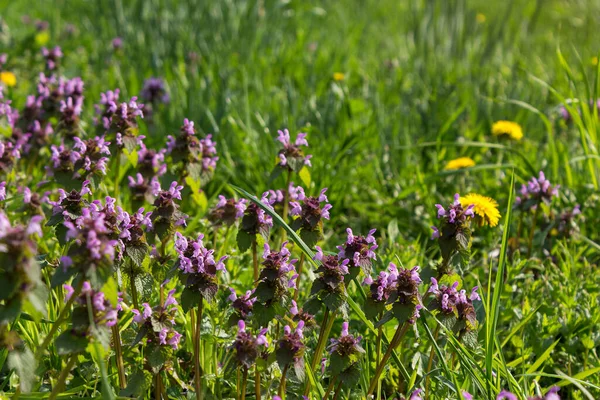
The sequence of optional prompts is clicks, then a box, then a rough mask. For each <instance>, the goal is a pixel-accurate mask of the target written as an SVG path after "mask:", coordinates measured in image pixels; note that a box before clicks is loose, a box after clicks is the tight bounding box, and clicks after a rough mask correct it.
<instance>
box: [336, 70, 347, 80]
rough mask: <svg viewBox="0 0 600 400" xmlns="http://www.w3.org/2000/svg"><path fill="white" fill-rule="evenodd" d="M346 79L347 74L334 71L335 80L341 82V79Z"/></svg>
mask: <svg viewBox="0 0 600 400" xmlns="http://www.w3.org/2000/svg"><path fill="white" fill-rule="evenodd" d="M344 79H346V75H344V74H343V73H341V72H334V73H333V80H334V81H337V82H340V81H343V80H344Z"/></svg>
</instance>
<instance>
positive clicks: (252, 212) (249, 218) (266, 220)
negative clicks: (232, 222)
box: [240, 192, 274, 238]
mask: <svg viewBox="0 0 600 400" xmlns="http://www.w3.org/2000/svg"><path fill="white" fill-rule="evenodd" d="M260 201H261V203H263V204H265V205H267V206H269V207H272V206H273V204H274V201H273V200H269V192H264V193H263V195H262V198H261V199H260ZM272 226H273V219H272V218H271V216H270V215H269V214H267V213H266V212H265V211H264V210H263V209H262V208H260V207H259V206H258V205H256V203H250V204H249V205H248V206H247V207H246V210H245V211H244V216H243V218H242V223H241V224H240V231H242V232H244V233H245V234H247V235H249V236H251V237H252V238H254V237H255V236H256V235H258V234H262V235H263V236H265V237H266V236H267V235H268V233H269V228H271V227H272Z"/></svg>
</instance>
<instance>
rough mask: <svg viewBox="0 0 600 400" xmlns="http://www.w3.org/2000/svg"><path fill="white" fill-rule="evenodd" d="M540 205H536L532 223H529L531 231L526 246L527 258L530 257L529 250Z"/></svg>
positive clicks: (531, 245)
mask: <svg viewBox="0 0 600 400" xmlns="http://www.w3.org/2000/svg"><path fill="white" fill-rule="evenodd" d="M541 208H542V207H541V204H540V203H538V205H537V207H536V208H535V213H534V214H533V222H532V223H531V230H530V231H529V243H528V244H527V258H529V257H530V256H531V248H532V247H533V235H534V233H535V227H536V224H537V220H538V217H539V215H540V209H541Z"/></svg>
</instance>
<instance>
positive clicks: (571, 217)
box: [556, 204, 581, 237]
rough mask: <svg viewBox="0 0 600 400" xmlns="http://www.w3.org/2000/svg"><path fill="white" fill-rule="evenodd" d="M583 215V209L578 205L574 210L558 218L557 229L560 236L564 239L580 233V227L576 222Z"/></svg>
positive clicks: (563, 213) (564, 212)
mask: <svg viewBox="0 0 600 400" xmlns="http://www.w3.org/2000/svg"><path fill="white" fill-rule="evenodd" d="M580 214H581V207H580V206H579V204H576V205H575V207H573V209H572V210H566V211H563V212H562V213H561V214H560V216H559V218H558V225H557V227H556V229H557V231H558V234H559V235H560V236H562V237H571V236H573V234H575V233H576V232H578V231H579V227H578V226H577V223H576V222H575V220H576V219H577V218H578V216H579V215H580Z"/></svg>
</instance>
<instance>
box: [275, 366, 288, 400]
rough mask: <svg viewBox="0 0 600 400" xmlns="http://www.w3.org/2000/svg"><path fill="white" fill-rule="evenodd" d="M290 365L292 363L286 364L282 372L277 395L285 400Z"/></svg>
mask: <svg viewBox="0 0 600 400" xmlns="http://www.w3.org/2000/svg"><path fill="white" fill-rule="evenodd" d="M289 367H290V364H286V365H285V367H284V368H283V372H282V373H281V381H280V382H279V389H278V390H277V395H278V396H279V397H281V398H282V399H283V400H285V381H286V377H287V371H288V368H289Z"/></svg>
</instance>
